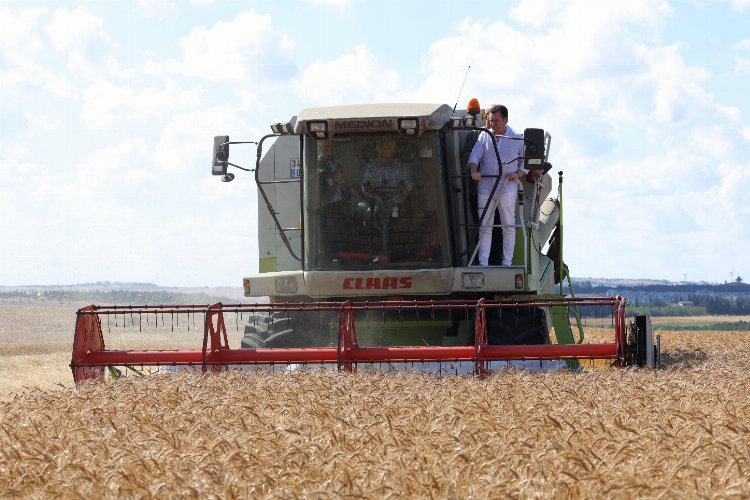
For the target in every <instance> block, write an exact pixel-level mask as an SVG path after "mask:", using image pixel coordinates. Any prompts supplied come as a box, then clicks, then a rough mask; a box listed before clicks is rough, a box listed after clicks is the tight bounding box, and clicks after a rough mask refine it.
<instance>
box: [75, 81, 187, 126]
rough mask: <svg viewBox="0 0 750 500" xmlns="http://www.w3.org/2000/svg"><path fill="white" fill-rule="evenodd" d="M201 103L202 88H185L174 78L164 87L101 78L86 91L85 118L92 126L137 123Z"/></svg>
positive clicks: (86, 123) (82, 108)
mask: <svg viewBox="0 0 750 500" xmlns="http://www.w3.org/2000/svg"><path fill="white" fill-rule="evenodd" d="M199 104H200V95H199V92H198V91H196V90H185V89H183V88H181V87H180V85H178V84H177V83H176V82H174V81H171V80H167V81H166V82H164V86H163V88H151V87H146V86H143V85H142V86H140V87H132V86H131V85H121V84H116V83H112V82H110V81H107V80H97V81H95V82H93V83H92V84H91V85H90V86H89V87H88V88H87V89H86V90H85V91H84V93H83V105H82V107H81V120H82V121H83V123H84V124H85V125H86V126H87V127H91V128H97V127H103V126H113V125H118V124H119V125H121V126H122V125H125V124H129V125H137V124H142V123H144V122H152V120H154V119H159V118H164V117H166V116H169V115H171V114H173V113H175V112H178V111H180V110H182V109H192V108H195V107H197V106H199ZM152 125H153V123H152Z"/></svg>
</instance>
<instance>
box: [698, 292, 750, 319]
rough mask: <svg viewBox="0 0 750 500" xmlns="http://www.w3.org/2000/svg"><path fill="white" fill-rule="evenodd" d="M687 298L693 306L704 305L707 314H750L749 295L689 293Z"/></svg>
mask: <svg viewBox="0 0 750 500" xmlns="http://www.w3.org/2000/svg"><path fill="white" fill-rule="evenodd" d="M688 299H689V300H690V302H692V303H693V305H695V306H700V307H704V308H705V309H706V313H707V314H718V315H735V316H739V315H748V314H750V297H748V296H739V297H721V296H718V295H698V294H693V295H689V296H688Z"/></svg>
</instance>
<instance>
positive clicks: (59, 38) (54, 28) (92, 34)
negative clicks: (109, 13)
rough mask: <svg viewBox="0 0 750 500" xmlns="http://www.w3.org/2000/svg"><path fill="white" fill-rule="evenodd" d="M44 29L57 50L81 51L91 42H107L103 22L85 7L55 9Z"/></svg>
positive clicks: (107, 37)
mask: <svg viewBox="0 0 750 500" xmlns="http://www.w3.org/2000/svg"><path fill="white" fill-rule="evenodd" d="M44 31H45V32H46V33H47V35H48V36H49V38H50V40H51V41H52V45H53V46H54V47H55V48H56V49H57V50H59V51H61V52H65V51H82V50H85V49H86V48H87V47H88V46H89V44H91V43H98V42H103V43H105V44H106V43H109V41H110V40H109V36H108V35H107V33H106V32H105V31H104V22H103V21H102V19H101V18H100V17H98V16H95V15H94V14H92V13H91V12H89V10H88V8H87V7H77V8H75V9H73V10H69V9H64V8H63V9H57V10H55V13H54V15H53V16H52V20H51V21H50V22H49V23H48V24H47V25H46V26H45V27H44Z"/></svg>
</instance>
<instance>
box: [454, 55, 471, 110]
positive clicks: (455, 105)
mask: <svg viewBox="0 0 750 500" xmlns="http://www.w3.org/2000/svg"><path fill="white" fill-rule="evenodd" d="M470 69H471V64H469V67H468V68H466V74H465V75H464V81H463V82H461V88H460V89H458V95H457V96H456V104H454V105H453V113H455V112H456V108H457V107H458V100H459V99H461V92H463V91H464V85H465V84H466V78H467V77H468V76H469V70H470ZM453 113H451V114H453Z"/></svg>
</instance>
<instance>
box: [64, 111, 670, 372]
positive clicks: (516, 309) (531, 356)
mask: <svg viewBox="0 0 750 500" xmlns="http://www.w3.org/2000/svg"><path fill="white" fill-rule="evenodd" d="M474 102H476V101H474ZM477 108H478V105H477ZM271 129H272V131H273V133H272V134H269V135H267V136H265V137H263V138H262V139H261V140H260V141H259V142H258V143H253V144H256V145H257V160H256V166H255V169H252V170H250V171H251V172H254V175H255V181H256V184H257V188H258V193H259V194H260V196H259V224H258V225H259V252H260V262H259V267H260V273H259V274H257V275H251V276H247V277H245V278H244V279H243V287H244V295H245V296H246V297H270V298H271V302H270V303H254V304H222V303H217V304H213V305H208V304H205V305H189V306H186V305H160V306H146V305H144V306H93V305H92V306H88V307H84V308H82V309H80V310H79V311H78V317H77V323H76V332H75V339H74V345H73V356H72V361H71V368H72V370H73V376H74V379H75V381H76V382H80V381H82V380H86V379H100V378H104V377H105V376H106V375H107V374H110V375H111V376H119V374H122V373H126V372H128V371H131V372H134V373H139V374H142V373H150V372H152V371H164V370H173V369H184V368H186V367H194V368H200V369H203V370H204V371H205V370H211V371H222V370H228V369H244V370H246V371H252V370H255V369H258V368H259V367H262V368H267V367H269V366H270V367H273V368H274V369H275V368H279V369H282V370H290V369H309V368H311V367H313V368H317V367H319V366H320V365H323V366H328V367H334V368H338V369H344V370H356V369H357V368H358V367H359V368H360V369H378V370H422V371H428V372H438V373H475V374H482V373H484V372H485V371H487V370H491V369H495V368H498V367H504V366H522V367H525V368H532V369H534V368H535V369H539V368H543V369H546V368H556V367H559V366H566V367H569V368H572V369H577V368H579V367H580V366H581V362H582V361H584V360H589V364H592V365H593V364H596V365H602V364H604V365H610V364H611V365H615V366H630V365H638V366H643V365H648V366H655V365H656V364H657V363H658V356H659V348H658V346H655V345H654V339H653V334H652V330H651V325H650V321H649V319H648V318H647V317H645V316H644V317H637V318H635V321H633V322H632V323H626V301H625V300H624V299H623V298H620V297H579V298H575V297H574V296H573V295H572V286H569V289H570V291H571V294H570V295H569V296H566V295H564V292H563V282H564V281H565V280H566V279H567V280H568V284H569V285H570V279H569V274H568V269H567V266H566V265H565V264H564V262H563V258H562V256H563V253H562V249H563V244H562V243H563V224H562V184H563V182H562V181H563V176H562V172H559V174H558V175H559V179H558V192H557V196H556V197H549V195H550V193H551V191H552V178H551V177H550V175H549V173H548V172H549V170H550V168H551V165H550V164H549V162H548V155H549V148H550V142H551V138H550V135H549V134H548V133H545V132H544V131H543V130H541V129H533V128H530V129H526V130H525V131H524V134H523V138H522V139H519V140H523V143H524V148H523V151H524V158H523V160H524V164H525V167H526V168H527V169H529V170H530V173H529V175H528V176H527V177H526V178H524V179H522V182H520V185H521V186H520V189H519V191H518V197H517V210H516V224H515V230H516V244H515V251H514V255H513V257H512V265H511V266H505V267H501V266H498V265H492V264H493V261H492V260H491V261H490V266H478V265H477V264H476V254H477V234H478V232H479V228H480V227H481V221H482V220H484V219H485V218H487V217H491V216H492V215H491V214H492V213H494V210H491V211H490V210H485V213H484V214H483V215H482V216H481V220H476V219H477V217H475V215H474V214H475V213H476V212H475V208H474V207H475V206H476V194H474V193H473V186H472V183H473V181H472V180H471V178H470V176H469V172H468V169H467V168H466V165H465V162H466V155H467V153H466V149H467V148H466V144H467V142H469V144H471V141H470V140H471V139H472V137H470V136H473V137H476V134H478V133H479V132H480V131H482V130H487V129H485V128H484V116H483V115H482V113H481V112H479V110H478V109H470V112H469V111H467V112H463V111H461V112H458V113H456V112H455V109H452V108H451V107H450V106H449V105H446V104H442V105H440V104H371V105H355V106H335V107H323V108H312V109H305V110H302V111H301V112H300V113H299V115H297V116H296V117H294V118H293V119H292V120H291V121H290V122H288V123H277V124H274V125H272V126H271ZM488 132H489V131H488ZM267 141H268V143H270V144H271V145H270V147H268V148H267V151H266V152H265V154H264V146H265V145H266V144H267ZM230 144H248V143H247V142H230V140H229V137H228V136H219V137H216V138H215V139H214V148H213V167H212V168H213V170H212V173H213V174H214V175H217V176H221V179H222V180H223V181H227V182H228V181H231V180H233V179H234V174H232V173H229V172H228V167H230V166H231V167H236V168H239V169H241V170H249V169H246V168H243V167H240V166H239V165H235V164H233V163H230V162H229V147H230ZM495 153H496V156H497V161H498V163H501V162H506V163H508V162H511V161H513V160H514V159H513V158H500V155H499V153H498V152H497V151H495ZM373 165H379V167H378V168H381V169H387V168H399V169H400V171H401V174H399V175H400V176H401V177H400V179H401V180H400V183H399V186H398V187H397V188H395V189H393V186H390V187H391V189H384V190H380V189H378V187H377V186H375V187H373V186H372V184H371V183H370V181H371V180H373V179H375V178H377V179H380V180H382V178H383V177H377V174H376V175H375V176H373V174H372V173H368V166H369V167H370V168H373V167H372V166H373ZM384 165H391V166H384ZM389 175H391V176H392V175H393V174H392V173H391V174H388V173H387V174H385V175H384V177H386V178H387V177H388V176H389ZM504 187H505V180H504V179H503V178H502V177H497V178H496V181H495V190H502V189H503V188H504ZM488 214H490V215H488ZM498 224H499V223H498V222H493V223H492V225H493V226H494V228H493V229H492V230H493V231H494V232H495V233H500V227H499V226H498ZM501 246H502V245H501V244H500V243H499V242H497V243H495V244H493V249H498V250H499V249H501ZM585 308H595V310H596V311H597V315H598V317H600V318H603V317H604V316H606V317H607V321H606V322H605V321H604V319H602V320H601V324H602V326H606V327H607V328H604V329H599V330H606V334H605V335H606V337H607V338H606V340H605V341H603V342H594V343H592V342H586V341H584V335H583V327H582V325H581V316H580V312H581V311H584V309H585ZM229 314H233V315H234V323H235V324H238V323H239V320H238V318H241V319H242V324H243V326H244V336H243V338H242V339H241V342H237V343H239V344H240V345H230V342H229V337H228V335H227V324H228V323H229V322H230V320H229V319H228V318H227V315H229ZM165 316H166V317H168V318H170V322H171V325H172V327H171V328H172V329H174V325H175V321H176V323H177V324H178V325H179V324H180V321H182V325H183V326H185V325H187V328H188V330H189V329H190V325H191V321H192V325H193V333H194V337H191V338H192V342H193V344H192V345H190V346H188V347H187V348H182V347H180V348H170V349H146V350H132V349H107V347H106V344H105V342H104V335H103V334H104V330H105V329H104V325H105V324H106V325H107V328H106V330H107V331H108V332H109V331H111V328H112V327H111V325H112V324H115V325H117V326H119V325H122V326H123V327H124V325H126V324H129V327H130V328H134V327H135V328H137V330H138V331H140V330H141V329H142V328H143V327H144V326H145V325H147V324H148V325H149V326H150V327H152V328H153V327H154V326H156V327H158V326H159V320H160V319H161V325H162V329H164V328H165V327H166V328H169V326H166V321H165ZM196 318H199V319H198V324H197V325H196ZM571 319H572V320H573V321H572V324H571ZM201 332H202V334H203V335H202V337H201V336H200V335H198V334H199V333H201ZM598 336H601V332H598ZM657 340H658V339H657ZM162 347H163V346H162ZM591 360H598V361H596V363H594V362H593V361H591ZM601 360H604V361H601Z"/></svg>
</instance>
